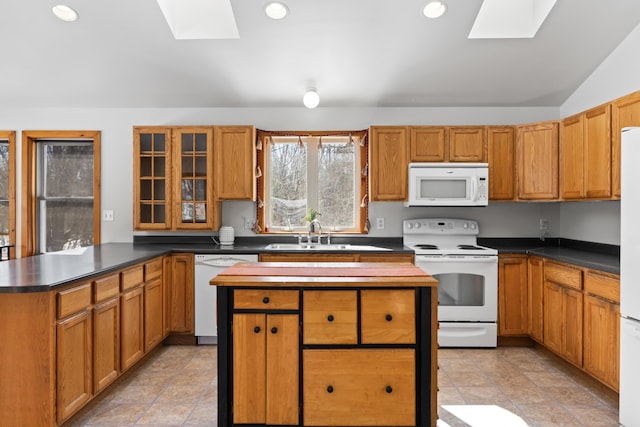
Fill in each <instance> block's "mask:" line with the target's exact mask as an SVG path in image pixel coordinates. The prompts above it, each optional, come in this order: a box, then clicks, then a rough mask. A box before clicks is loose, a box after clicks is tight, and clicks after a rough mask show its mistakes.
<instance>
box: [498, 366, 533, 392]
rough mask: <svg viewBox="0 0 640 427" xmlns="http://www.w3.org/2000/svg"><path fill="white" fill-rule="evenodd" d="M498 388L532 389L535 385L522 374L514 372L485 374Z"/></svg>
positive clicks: (503, 371) (504, 371) (505, 371)
mask: <svg viewBox="0 0 640 427" xmlns="http://www.w3.org/2000/svg"><path fill="white" fill-rule="evenodd" d="M487 376H488V377H489V378H491V381H492V382H493V383H494V384H495V385H497V386H498V387H501V388H504V387H533V386H535V384H534V383H533V382H532V381H531V380H530V379H529V378H528V377H527V376H526V375H523V374H522V373H520V372H518V371H515V370H502V371H496V372H492V373H491V374H487Z"/></svg>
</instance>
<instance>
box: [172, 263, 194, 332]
mask: <svg viewBox="0 0 640 427" xmlns="http://www.w3.org/2000/svg"><path fill="white" fill-rule="evenodd" d="M193 268H194V257H193V254H192V253H184V254H172V255H171V292H170V295H171V307H170V308H171V314H170V327H169V330H170V331H171V333H179V334H193V333H194V332H195V318H194V312H193V310H194V304H195V303H194V298H195V297H194V293H195V288H194V271H193Z"/></svg>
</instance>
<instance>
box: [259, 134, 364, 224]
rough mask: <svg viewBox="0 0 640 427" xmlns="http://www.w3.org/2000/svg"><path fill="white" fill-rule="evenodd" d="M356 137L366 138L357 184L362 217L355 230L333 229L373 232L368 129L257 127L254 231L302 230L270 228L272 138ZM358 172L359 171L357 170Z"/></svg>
mask: <svg viewBox="0 0 640 427" xmlns="http://www.w3.org/2000/svg"><path fill="white" fill-rule="evenodd" d="M349 136H351V137H354V138H359V139H360V141H362V143H361V144H359V145H358V147H359V153H358V156H359V159H358V160H359V165H358V168H357V171H358V170H359V171H360V173H359V175H360V179H359V184H358V183H357V180H358V178H357V176H356V184H355V187H356V188H355V190H356V195H355V197H356V198H357V199H358V200H354V205H355V206H356V208H357V207H359V218H358V220H357V223H356V224H355V227H354V228H353V229H348V230H341V231H335V232H334V231H332V233H335V234H367V233H368V232H369V227H368V224H369V221H368V203H367V202H368V193H367V192H368V188H369V187H368V178H369V177H368V173H367V171H368V143H369V141H368V130H360V131H291V132H281V131H265V130H260V129H257V130H256V153H257V165H258V170H257V174H256V176H257V178H256V181H257V185H256V186H257V195H258V199H257V203H256V227H254V232H255V233H257V234H299V233H300V231H301V230H300V229H294V230H283V229H280V228H278V229H275V230H272V229H268V228H267V227H266V224H267V223H268V222H267V216H268V209H266V204H265V202H264V201H266V200H267V197H268V195H267V194H266V180H267V179H268V174H269V170H268V165H267V149H266V148H267V146H268V144H269V143H270V140H271V138H272V137H273V138H276V137H294V138H318V137H349ZM357 171H356V172H357Z"/></svg>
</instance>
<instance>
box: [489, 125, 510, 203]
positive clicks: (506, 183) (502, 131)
mask: <svg viewBox="0 0 640 427" xmlns="http://www.w3.org/2000/svg"><path fill="white" fill-rule="evenodd" d="M515 140H516V130H515V127H513V126H488V127H487V146H488V153H489V200H514V199H515V197H516V173H515V170H516V163H515V162H516V147H515Z"/></svg>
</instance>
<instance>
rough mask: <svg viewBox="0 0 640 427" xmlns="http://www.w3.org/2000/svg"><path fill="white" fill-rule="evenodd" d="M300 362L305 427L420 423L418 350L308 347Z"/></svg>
mask: <svg viewBox="0 0 640 427" xmlns="http://www.w3.org/2000/svg"><path fill="white" fill-rule="evenodd" d="M302 360H303V372H304V373H303V400H304V402H303V407H304V425H307V426H373V425H378V426H380V425H384V426H413V425H416V384H415V374H416V372H415V363H416V361H415V353H414V350H410V349H384V350H378V349H375V350H374V349H371V350H370V349H365V350H353V349H349V350H304V351H303V356H302ZM354 408H357V410H354Z"/></svg>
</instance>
